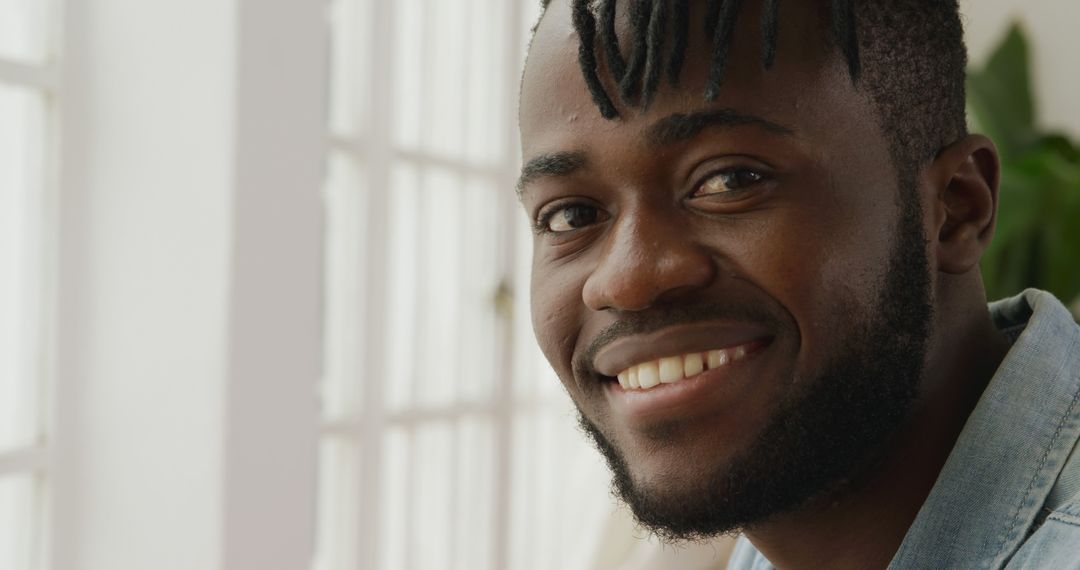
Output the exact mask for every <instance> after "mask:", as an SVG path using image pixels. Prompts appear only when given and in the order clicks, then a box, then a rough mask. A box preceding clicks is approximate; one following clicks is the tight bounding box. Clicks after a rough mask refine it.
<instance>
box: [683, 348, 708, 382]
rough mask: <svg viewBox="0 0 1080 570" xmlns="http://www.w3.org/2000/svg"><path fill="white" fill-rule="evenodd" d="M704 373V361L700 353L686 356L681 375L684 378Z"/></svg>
mask: <svg viewBox="0 0 1080 570" xmlns="http://www.w3.org/2000/svg"><path fill="white" fill-rule="evenodd" d="M704 371H705V360H704V359H702V358H701V354H700V353H697V352H695V353H693V354H687V355H686V356H685V360H684V361H683V374H684V375H685V376H686V378H689V377H691V376H697V375H698V374H701V373H702V372H704Z"/></svg>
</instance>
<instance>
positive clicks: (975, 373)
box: [746, 295, 1009, 570]
mask: <svg viewBox="0 0 1080 570" xmlns="http://www.w3.org/2000/svg"><path fill="white" fill-rule="evenodd" d="M971 297H976V299H972V301H977V302H978V304H977V306H976V305H975V304H974V303H973V302H972V301H968V302H964V301H961V300H960V299H956V300H955V301H956V302H957V304H952V301H953V300H952V299H943V302H942V303H941V304H939V306H947V307H949V308H950V311H952V314H953V315H965V316H964V317H953V318H947V319H941V318H939V320H938V322H936V323H935V332H934V333H933V335H932V338H931V342H930V349H929V351H928V355H927V360H926V365H925V368H924V375H923V381H922V384H921V387H920V396H919V398H918V399H917V400H916V402H915V403H914V405H913V408H912V412H911V414H909V416H908V420H907V421H906V422H905V423H904V424H903V425H902V426H901V428H900V429H899V430H898V431H897V433H896V434H895V435H894V436H893V438H892V440H891V442H890V445H889V446H888V451H887V452H886V454H885V455H884V456H883V458H882V459H881V461H880V462H879V463H877V466H876V467H875V468H874V469H873V470H871V471H869V472H868V473H867V474H866V475H864V476H863V477H862V479H861V480H859V481H856V482H853V483H852V484H849V485H845V486H844V488H843V491H841V492H839V493H833V494H831V495H828V496H824V497H821V498H818V499H815V500H813V501H811V502H810V503H809V504H807V505H805V506H804V507H802V508H801V509H799V510H798V511H796V512H792V513H787V514H784V515H781V516H778V517H775V518H773V519H770V520H769V521H768V522H766V523H764V524H762V525H760V526H756V527H754V528H753V529H750V530H747V531H746V535H747V537H748V538H749V539H750V541H751V542H752V543H753V544H754V546H755V547H756V548H757V549H758V550H759V551H761V553H762V554H764V555H765V556H766V558H768V559H769V561H770V562H772V563H773V565H775V566H776V567H777V568H781V569H787V568H794V569H797V568H835V569H841V570H842V569H847V568H885V567H886V566H888V564H889V561H890V560H892V557H893V555H894V554H895V553H896V551H897V549H899V547H900V544H901V543H902V542H903V540H904V535H905V534H906V533H907V530H908V528H909V527H910V526H911V523H912V522H913V521H914V520H915V516H916V515H917V514H918V512H919V509H920V508H921V507H922V504H923V502H925V500H926V497H927V495H929V494H930V490H931V489H932V488H933V486H934V482H935V481H936V480H937V477H938V474H939V473H940V472H941V469H942V467H943V466H944V465H945V461H946V460H947V459H948V456H949V452H950V451H951V450H952V448H953V446H954V445H955V443H956V440H957V438H958V437H959V435H960V432H961V430H962V429H963V427H964V423H965V422H966V421H967V418H968V416H969V415H970V414H971V411H972V410H973V409H974V408H975V405H976V404H977V403H978V400H979V397H980V396H981V394H982V392H983V389H984V388H985V387H986V385H987V384H988V383H989V381H990V379H991V378H992V377H993V375H994V372H995V371H996V370H997V368H998V366H999V365H1000V363H1001V360H1002V359H1003V358H1004V357H1005V354H1006V353H1007V352H1008V348H1009V346H1008V343H1007V341H1006V340H1005V339H1004V338H1003V337H1002V336H1001V334H1000V333H999V332H998V331H997V329H996V328H994V326H993V323H992V322H991V320H990V316H989V313H988V312H987V309H986V305H985V304H984V303H983V301H982V297H981V296H980V295H969V296H968V298H969V299H970V298H971ZM959 304H965V305H972V306H971V307H963V308H964V309H966V310H956V309H958V308H960V307H959V306H958V305H959ZM940 314H941V313H940V312H939V315H940Z"/></svg>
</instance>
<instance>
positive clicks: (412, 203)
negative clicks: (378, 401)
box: [380, 163, 427, 410]
mask: <svg viewBox="0 0 1080 570" xmlns="http://www.w3.org/2000/svg"><path fill="white" fill-rule="evenodd" d="M418 178H419V176H418V174H417V172H416V169H415V168H412V167H411V166H409V165H407V164H403V163H399V164H398V165H397V166H396V167H395V168H394V170H393V171H392V172H391V176H390V188H389V202H390V212H389V216H388V221H389V223H388V226H387V227H388V241H387V243H386V245H385V247H387V248H388V250H389V255H388V260H387V265H388V267H387V269H388V272H387V279H389V284H388V287H387V292H388V294H389V305H388V309H387V311H388V314H389V319H388V320H387V324H388V331H387V334H388V340H389V358H388V360H387V366H386V368H385V370H386V378H384V379H380V380H382V381H383V382H384V384H383V390H384V393H385V395H386V404H387V407H388V408H389V409H391V410H398V409H401V408H405V407H408V406H410V405H411V402H412V398H413V384H414V382H415V376H416V372H415V370H416V367H417V362H418V361H419V360H420V359H421V358H427V355H426V350H423V349H426V347H421V346H420V345H419V343H418V342H417V340H416V338H415V334H416V320H417V318H418V315H419V314H420V313H419V309H418V308H417V299H418V291H420V285H419V284H418V280H419V268H420V265H421V261H422V260H421V256H420V249H419V248H420V245H419V238H420V235H419V233H420V221H419V220H418V219H417V218H418V216H417V211H418V209H419V208H420V197H419V188H418V186H419V180H418ZM418 351H419V352H422V353H423V354H417V352H418Z"/></svg>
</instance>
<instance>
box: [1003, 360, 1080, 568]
mask: <svg viewBox="0 0 1080 570" xmlns="http://www.w3.org/2000/svg"><path fill="white" fill-rule="evenodd" d="M1073 344H1075V343H1073ZM1059 372H1060V370H1059ZM1077 401H1080V389H1077V390H1076V391H1074V392H1073V397H1072V401H1070V402H1069V407H1068V408H1066V410H1065V413H1064V414H1063V415H1062V416H1061V419H1059V420H1058V424H1057V429H1055V430H1054V435H1053V436H1052V437H1051V438H1050V442H1049V443H1047V445H1046V449H1045V450H1044V451H1043V454H1042V457H1040V458H1039V464H1038V467H1037V468H1036V469H1035V473H1034V474H1032V476H1031V481H1029V482H1028V486H1027V489H1025V490H1024V496H1023V498H1022V499H1021V500H1020V503H1019V504H1017V505H1016V511H1014V512H1013V518H1012V522H1011V523H1009V526H1008V529H1007V530H1006V531H1005V534H1003V535H1002V537H1001V540H1000V541H999V542H998V550H997V553H996V554H994V557H993V558H994V559H997V558H998V557H1000V556H1001V553H1002V552H1003V551H1004V550H1005V544H1006V543H1007V542H1008V541H1009V536H1010V535H1012V534H1013V532H1014V531H1015V530H1016V525H1017V524H1019V522H1020V512H1021V511H1022V510H1023V508H1024V503H1026V502H1027V500H1028V497H1030V496H1031V491H1032V490H1033V489H1034V488H1035V483H1036V482H1037V481H1038V480H1039V475H1040V474H1041V473H1042V471H1043V468H1044V467H1046V461H1047V459H1048V458H1049V457H1050V452H1051V451H1052V450H1053V449H1054V445H1055V444H1056V443H1057V441H1058V439H1059V438H1060V436H1061V432H1062V430H1063V429H1064V428H1065V423H1066V422H1067V421H1068V419H1069V417H1071V416H1072V414H1073V410H1074V409H1075V408H1076V403H1077Z"/></svg>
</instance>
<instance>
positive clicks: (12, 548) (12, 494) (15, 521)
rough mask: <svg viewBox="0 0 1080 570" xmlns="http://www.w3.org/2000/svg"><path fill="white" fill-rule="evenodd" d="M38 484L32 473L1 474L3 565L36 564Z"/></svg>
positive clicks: (0, 555) (0, 545) (0, 564)
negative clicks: (4, 475)
mask: <svg viewBox="0 0 1080 570" xmlns="http://www.w3.org/2000/svg"><path fill="white" fill-rule="evenodd" d="M37 487H38V486H37V484H36V480H35V478H34V477H33V476H30V475H15V476H7V477H0V568H33V567H34V563H35V560H34V559H35V558H36V555H37V554H38V552H37V550H38V548H37V546H38V545H37V544H36V541H37V539H38V537H39V536H40V535H39V533H38V528H39V525H38V521H37V520H36V515H37V513H38V512H39V510H38V509H37V508H36V503H37V500H38V497H37V492H38V489H37Z"/></svg>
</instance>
